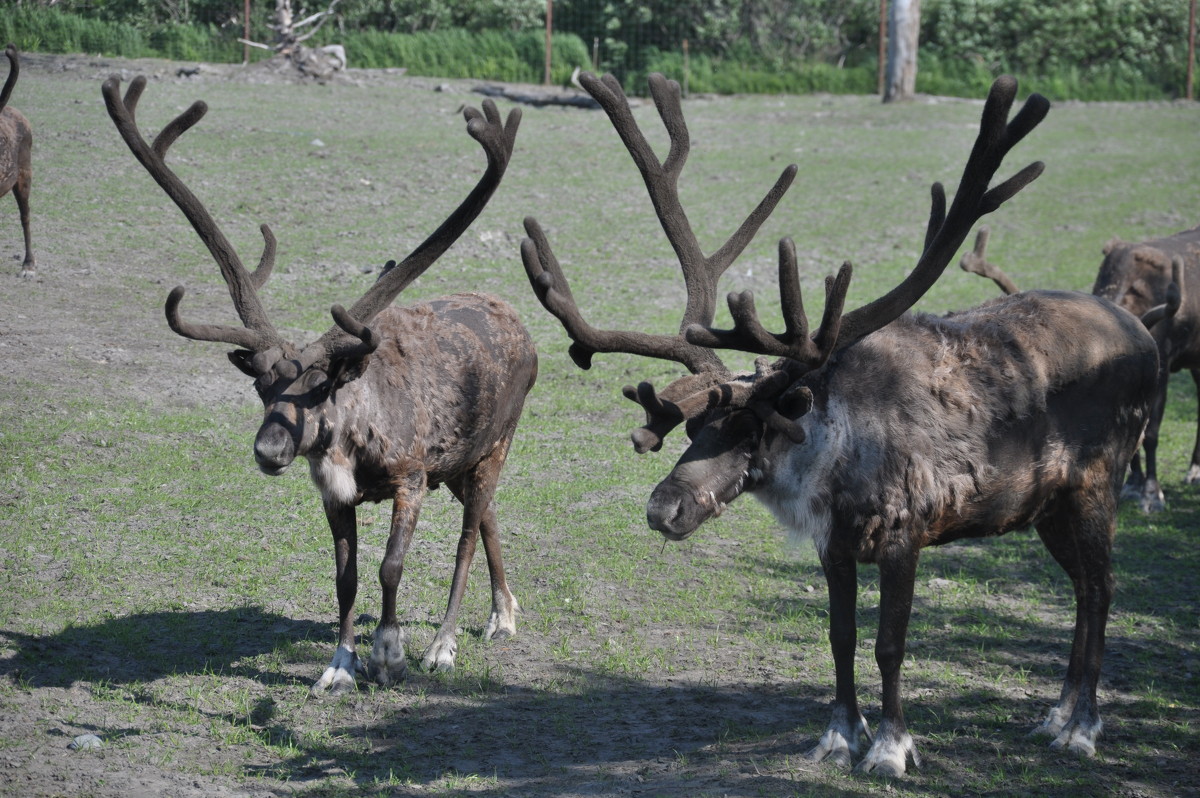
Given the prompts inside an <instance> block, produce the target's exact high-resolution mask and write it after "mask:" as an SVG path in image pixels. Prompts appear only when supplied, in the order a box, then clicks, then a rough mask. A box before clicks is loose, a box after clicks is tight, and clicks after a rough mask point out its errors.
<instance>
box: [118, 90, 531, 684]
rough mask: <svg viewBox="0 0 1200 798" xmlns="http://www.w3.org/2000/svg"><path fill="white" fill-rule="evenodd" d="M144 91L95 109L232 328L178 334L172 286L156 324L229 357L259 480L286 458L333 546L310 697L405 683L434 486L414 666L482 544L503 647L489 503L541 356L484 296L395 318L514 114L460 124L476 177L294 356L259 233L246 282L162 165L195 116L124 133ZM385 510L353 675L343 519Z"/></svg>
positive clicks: (463, 213) (492, 179)
mask: <svg viewBox="0 0 1200 798" xmlns="http://www.w3.org/2000/svg"><path fill="white" fill-rule="evenodd" d="M145 85H146V84H145V79H144V78H141V77H139V78H136V79H135V80H134V81H133V82H132V83H131V84H130V86H129V89H128V91H127V92H126V94H125V96H124V98H122V97H121V95H120V81H119V80H118V79H116V78H110V79H109V80H107V81H106V82H105V83H104V86H103V95H104V100H105V103H106V105H107V107H108V112H109V115H110V116H111V117H112V119H113V122H114V123H115V124H116V126H117V130H118V131H119V132H120V134H121V137H122V138H123V139H124V140H125V143H126V144H128V145H129V148H130V150H132V151H133V154H134V155H135V156H136V157H137V159H138V161H139V162H140V163H141V164H142V166H143V167H145V169H146V171H148V172H149V173H150V175H151V176H152V177H153V178H154V179H155V181H156V182H157V183H158V184H159V186H161V187H162V189H163V190H164V191H165V192H166V193H167V195H168V196H170V197H171V199H172V200H174V201H175V204H176V205H178V206H179V209H180V210H181V211H183V214H184V216H186V217H187V219H188V221H189V222H190V223H191V224H192V227H193V228H195V230H196V233H197V234H198V235H199V236H200V238H201V240H203V242H204V243H205V245H206V246H207V247H208V250H209V252H210V253H211V255H212V257H213V259H214V260H215V261H216V263H217V265H218V266H219V267H220V270H221V275H222V276H223V277H224V279H225V282H226V283H227V284H228V288H229V294H230V297H231V298H232V299H233V304H234V307H235V308H236V310H237V313H238V316H239V317H240V318H241V321H242V323H243V325H244V326H243V327H229V326H216V325H208V324H194V323H191V322H188V321H185V320H184V319H183V318H182V317H181V316H180V313H179V304H180V301H181V300H182V298H183V294H184V289H183V287H182V286H180V287H177V288H175V289H174V290H173V291H172V292H171V294H170V296H169V297H168V298H167V304H166V314H167V321H168V323H169V325H170V327H171V329H172V330H174V331H175V332H176V333H178V334H179V335H182V336H184V337H186V338H192V339H195V340H199V341H216V342H219V343H225V344H232V345H233V346H235V347H237V348H236V349H235V350H234V351H232V352H230V353H229V359H230V360H231V361H232V362H233V364H234V365H235V366H237V367H238V368H239V369H241V370H242V371H243V372H245V373H246V374H247V375H248V376H250V377H252V378H253V379H254V388H255V390H256V391H257V392H258V395H259V397H260V398H261V399H262V402H263V406H264V408H265V411H264V416H265V417H264V420H263V423H262V426H261V427H260V428H259V431H258V435H257V437H256V438H255V441H254V459H255V461H256V462H257V463H258V467H259V468H260V469H261V470H262V471H263V472H264V473H266V474H271V475H276V474H281V473H283V472H284V470H285V469H286V468H287V467H288V466H289V465H290V464H291V462H292V461H293V460H294V459H295V458H296V457H299V456H303V457H304V458H306V459H307V460H308V467H309V472H310V474H311V476H312V480H313V482H314V483H315V484H316V486H317V488H318V489H319V490H320V492H321V497H322V500H323V502H324V506H325V516H326V518H327V519H328V521H329V527H330V530H331V531H332V532H333V544H334V559H335V565H336V588H337V601H338V620H339V631H338V646H337V649H336V651H335V653H334V655H333V659H332V661H331V662H330V664H329V667H328V668H326V670H325V671H324V673H323V674H322V675H321V677H320V678H319V679H318V680H317V682H316V683H315V684H314V685H313V687H312V692H313V693H314V694H321V693H324V692H326V691H329V692H331V693H341V692H346V691H348V690H352V689H354V688H355V687H356V681H355V677H356V675H357V674H358V673H365V675H366V676H367V677H368V678H370V679H372V680H374V681H375V682H377V683H379V684H381V685H389V684H393V683H395V682H397V681H399V680H401V679H403V678H404V677H405V675H406V672H407V662H406V657H405V651H404V642H405V637H404V633H403V630H402V629H401V627H400V624H399V621H398V620H397V616H396V590H397V586H398V584H399V581H400V576H401V573H402V571H403V569H404V557H405V553H406V552H407V551H408V548H409V544H410V543H411V541H412V535H413V529H414V527H415V526H416V522H417V514H418V512H419V511H420V509H421V502H422V500H423V497H424V496H425V493H426V491H428V490H431V489H433V488H436V487H438V485H440V484H443V483H444V484H445V485H447V486H448V487H449V488H450V490H451V492H452V493H453V494H454V495H455V496H456V497H457V498H458V499H459V500H460V501H461V502H462V505H463V521H462V535H461V537H460V538H459V542H458V550H457V554H456V557H455V565H454V578H453V583H452V585H451V589H450V599H449V602H448V604H447V607H446V613H445V617H444V619H443V621H442V624H441V626H440V628H439V629H438V631H437V633H436V635H435V636H434V639H433V642H432V643H431V644H430V645H429V647H428V649H427V650H426V651H425V654H424V657H423V658H422V663H421V664H422V666H423V667H424V668H426V669H438V670H448V669H451V668H453V667H454V659H455V654H456V653H457V645H458V644H457V641H456V639H455V627H456V624H457V618H458V613H459V606H460V604H461V601H462V597H463V593H464V591H465V589H466V584H467V575H468V572H469V570H470V565H471V559H472V557H473V556H474V552H475V546H476V540H477V538H478V537H482V538H483V548H484V552H485V553H486V555H487V562H488V568H489V571H490V573H491V589H492V609H491V616H490V617H489V619H488V622H487V626H486V627H485V629H484V631H483V636H484V637H485V638H487V639H502V638H506V637H509V636H511V635H513V634H514V633H515V632H516V613H517V610H518V606H517V601H516V599H515V598H513V596H512V593H511V592H510V591H509V589H508V584H507V582H506V579H505V573H504V564H503V560H502V558H501V553H500V534H499V529H498V526H497V523H496V515H495V510H494V507H493V502H492V498H493V495H494V494H495V491H496V484H497V481H498V480H499V477H500V471H501V468H502V467H503V466H504V461H505V458H506V457H507V454H508V450H509V444H510V443H511V442H512V438H513V433H514V431H515V430H516V426H517V421H518V419H519V418H520V415H521V409H522V406H523V404H524V401H525V396H526V394H528V392H529V390H530V389H531V388H532V387H533V383H534V380H535V379H536V377H537V353H536V351H535V349H534V345H533V342H532V340H531V339H530V337H529V334H528V333H527V332H526V331H525V328H524V327H523V326H522V324H521V322H520V320H519V319H518V318H517V315H516V313H515V312H514V311H513V309H512V308H511V307H510V306H509V305H507V304H506V303H504V302H502V301H501V300H499V299H497V298H495V297H492V296H488V295H484V294H474V293H464V294H455V295H453V296H448V297H444V298H441V299H434V300H431V301H428V302H422V303H419V304H416V305H412V306H410V307H394V306H392V301H393V300H394V299H395V298H396V296H397V295H398V294H399V293H400V292H401V291H403V290H404V289H405V287H407V286H408V285H409V284H410V283H411V282H412V281H413V280H415V279H416V278H417V277H418V276H419V275H420V274H421V273H422V272H424V271H425V270H426V269H427V268H429V266H431V265H432V264H433V263H434V261H436V260H437V259H438V258H439V257H440V256H441V255H442V254H443V253H444V252H445V251H446V249H447V248H449V246H450V245H451V244H452V243H453V242H454V241H455V240H456V239H457V238H458V237H459V236H460V235H461V234H462V233H463V231H465V230H466V229H467V227H468V226H469V225H470V224H471V222H472V221H474V219H475V218H476V217H477V216H478V215H479V213H480V212H481V211H482V210H483V208H484V206H485V205H486V204H487V202H488V200H489V199H490V198H491V196H492V193H493V192H494V191H495V189H496V187H497V186H498V185H499V183H500V179H501V178H502V177H503V175H504V172H505V169H506V168H507V167H508V161H509V158H510V157H511V156H512V150H513V143H514V140H515V138H516V134H517V127H518V124H519V123H520V112H519V111H517V110H513V111H512V112H511V113H510V114H509V116H508V119H507V121H506V122H505V123H503V124H502V123H501V121H500V114H499V112H498V111H497V110H496V107H495V105H494V104H492V102H491V101H490V100H489V101H485V102H484V103H483V111H482V113H481V112H480V111H478V110H476V109H474V108H467V109H466V111H465V116H466V119H467V132H468V133H469V134H470V136H471V137H472V138H474V139H475V140H476V141H477V142H479V144H480V145H481V146H482V147H483V150H484V153H485V154H486V156H487V170H486V171H485V173H484V175H483V177H482V178H481V179H480V180H479V182H478V184H477V185H476V186H475V188H474V189H473V190H472V191H471V192H470V194H469V195H468V196H467V198H466V199H465V200H463V202H462V203H461V204H460V205H459V206H458V208H457V209H456V210H455V211H454V212H453V213H451V214H450V216H449V217H448V218H447V219H446V220H445V221H444V222H443V223H442V224H441V226H439V227H438V228H437V230H436V231H434V233H433V234H432V235H430V236H429V238H427V239H426V240H425V241H424V242H423V243H422V244H421V245H420V246H418V247H417V248H416V249H415V250H414V251H413V252H412V254H410V255H409V256H408V257H407V258H405V259H404V260H403V261H402V262H401V263H398V264H397V263H396V262H394V261H390V262H388V264H387V265H386V266H385V267H384V270H383V272H382V273H381V275H380V277H379V279H378V281H377V282H375V283H374V284H373V285H372V286H371V287H370V288H369V289H368V290H367V291H366V293H365V294H363V296H362V297H361V298H360V299H359V300H358V301H357V302H355V303H354V305H353V306H351V308H350V309H349V310H345V309H344V308H342V307H341V306H339V305H335V306H333V308H332V310H331V312H332V315H333V320H334V326H333V327H331V328H330V329H329V330H328V332H326V333H325V334H324V335H322V336H321V337H320V338H319V339H317V340H316V341H313V342H312V343H309V344H308V345H306V346H303V347H301V346H297V345H296V344H294V343H293V342H291V341H288V340H286V339H284V338H283V337H282V336H281V335H280V334H279V333H278V332H277V331H276V330H275V328H274V327H273V326H272V325H271V323H270V321H269V320H268V318H267V315H266V312H265V311H264V309H263V306H262V303H261V302H260V301H259V297H258V289H259V288H261V287H262V286H263V284H264V283H265V282H266V280H267V277H268V276H269V275H270V273H271V268H272V265H273V263H274V258H275V239H274V236H273V235H272V234H271V231H270V228H268V227H267V226H266V225H263V226H262V228H261V229H262V235H263V239H264V241H265V247H264V251H263V255H262V258H261V260H260V262H259V265H258V267H257V268H256V269H255V270H254V271H253V272H250V271H247V270H246V268H245V267H244V266H243V265H242V262H241V260H240V259H239V257H238V255H237V253H236V252H235V251H234V249H233V247H232V246H231V245H230V243H229V241H228V240H227V239H226V238H225V236H224V235H223V234H222V233H221V230H220V228H218V226H217V224H216V223H215V222H214V221H213V219H212V217H211V216H210V215H209V213H208V211H207V210H206V209H205V207H204V205H203V204H202V203H201V202H200V201H199V200H198V199H197V198H196V196H195V195H194V194H193V193H192V192H191V191H190V190H189V189H188V187H187V186H186V185H184V183H183V182H182V181H181V180H180V179H179V177H178V176H176V175H175V174H174V173H173V172H172V171H171V169H170V168H169V167H168V166H167V164H166V162H165V157H166V154H167V149H168V148H169V147H170V146H171V145H172V144H173V143H174V141H175V140H176V139H177V138H178V137H179V136H180V135H182V134H183V133H184V132H185V131H187V130H188V129H189V128H191V127H192V126H193V125H195V124H196V123H197V122H199V121H200V118H201V117H202V116H203V115H204V114H205V112H206V110H207V108H206V106H205V105H204V103H203V102H196V103H194V104H193V105H192V106H191V107H190V108H188V109H187V110H186V111H184V112H183V113H182V114H180V115H179V116H178V117H176V118H175V119H174V120H173V121H171V122H170V123H169V124H168V125H166V127H164V128H163V129H162V131H161V132H160V133H159V135H158V137H157V138H155V140H154V142H153V143H152V144H148V143H147V142H146V141H145V140H144V139H143V138H142V136H141V134H140V133H139V132H138V128H137V123H136V121H135V119H134V112H135V110H136V107H137V102H138V99H139V97H140V96H141V94H142V91H143V89H144V88H145ZM388 499H390V500H391V501H392V518H391V530H390V532H389V533H388V539H387V548H386V551H385V554H384V558H383V563H382V565H381V566H380V569H379V581H380V584H381V586H382V590H383V610H382V613H381V615H380V618H379V624H378V626H377V628H376V629H375V636H374V644H373V647H372V650H371V656H370V659H369V660H368V661H367V662H366V664H365V665H362V664H361V663H360V662H359V659H358V655H357V653H356V649H355V635H354V600H355V596H356V593H357V589H358V568H357V555H356V552H357V536H358V527H357V523H356V519H355V507H356V506H357V505H359V504H362V503H363V502H381V501H386V500H388Z"/></svg>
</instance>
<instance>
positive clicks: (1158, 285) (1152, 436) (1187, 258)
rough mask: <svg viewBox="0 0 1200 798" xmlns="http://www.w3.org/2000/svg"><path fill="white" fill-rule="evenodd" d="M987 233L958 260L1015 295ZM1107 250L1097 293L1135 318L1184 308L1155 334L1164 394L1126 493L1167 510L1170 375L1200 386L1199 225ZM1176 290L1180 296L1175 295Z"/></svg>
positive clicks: (1196, 464) (1195, 462)
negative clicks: (1162, 452) (1165, 432)
mask: <svg viewBox="0 0 1200 798" xmlns="http://www.w3.org/2000/svg"><path fill="white" fill-rule="evenodd" d="M988 238H989V231H988V229H987V228H986V227H984V228H981V229H980V230H979V233H978V234H977V235H976V238H975V246H974V249H973V250H972V251H971V252H968V253H966V254H964V255H963V257H962V260H961V261H960V263H959V265H960V266H961V267H962V268H963V270H964V271H968V272H972V273H974V274H978V275H980V276H982V277H987V278H989V279H990V280H992V281H993V282H994V283H996V285H997V286H999V287H1000V290H1001V291H1003V292H1004V293H1005V294H1015V293H1017V292H1018V290H1019V289H1018V288H1017V285H1016V283H1015V282H1014V281H1013V280H1012V278H1011V277H1009V276H1008V275H1007V274H1005V273H1004V270H1003V269H1001V268H1000V267H999V266H997V265H996V264H994V263H992V262H990V261H988V259H987V245H988ZM1103 252H1104V261H1103V262H1102V263H1101V264H1100V271H1099V272H1098V273H1097V274H1096V281H1095V283H1094V284H1093V285H1092V293H1093V294H1095V295H1096V296H1101V297H1104V298H1105V299H1107V300H1109V301H1110V302H1115V303H1116V304H1118V305H1120V306H1121V307H1123V308H1125V309H1126V310H1128V311H1129V312H1130V313H1133V314H1134V315H1136V316H1143V315H1145V314H1147V313H1149V312H1150V311H1151V309H1153V308H1156V307H1167V306H1168V305H1170V304H1171V303H1172V302H1174V303H1175V304H1176V306H1177V308H1178V310H1179V312H1177V313H1171V314H1169V315H1168V318H1169V321H1166V323H1163V324H1156V325H1155V326H1154V327H1153V329H1152V331H1151V332H1152V334H1153V335H1154V337H1155V340H1157V341H1158V346H1159V366H1160V370H1159V385H1158V393H1157V395H1156V396H1155V402H1154V408H1153V411H1152V412H1151V414H1150V422H1149V423H1148V424H1147V425H1146V435H1145V438H1144V440H1143V441H1142V449H1143V450H1144V451H1145V453H1146V470H1145V471H1144V472H1143V471H1142V463H1141V457H1140V456H1139V455H1138V454H1137V453H1135V454H1134V456H1133V461H1132V462H1131V463H1130V468H1129V476H1128V478H1127V479H1126V481H1125V487H1124V488H1123V490H1122V492H1121V498H1122V499H1131V500H1135V501H1137V502H1138V504H1139V505H1140V506H1141V508H1142V511H1143V512H1147V513H1152V512H1158V511H1160V510H1162V509H1164V508H1165V507H1166V499H1165V497H1164V495H1163V491H1162V486H1161V485H1159V482H1158V466H1157V462H1156V460H1157V457H1156V455H1157V452H1158V436H1159V429H1160V427H1161V426H1162V419H1163V413H1164V412H1165V410H1166V406H1167V384H1168V382H1169V378H1170V375H1171V374H1172V373H1174V372H1176V371H1181V370H1183V369H1187V370H1188V371H1189V372H1191V375H1192V381H1193V382H1195V384H1196V388H1197V391H1200V297H1198V296H1196V295H1195V294H1191V295H1189V294H1188V293H1187V291H1186V289H1185V286H1186V284H1187V283H1189V282H1190V283H1191V284H1192V285H1195V284H1196V283H1197V281H1200V227H1193V228H1192V229H1191V230H1184V231H1182V232H1179V233H1176V234H1175V235H1172V236H1167V237H1165V238H1157V239H1153V240H1150V241H1142V242H1140V243H1136V244H1134V243H1129V242H1126V241H1122V240H1121V239H1119V238H1114V239H1112V240H1110V241H1109V242H1108V243H1107V244H1105V245H1104V250H1103ZM1176 291H1177V292H1179V295H1178V296H1175V295H1174V293H1173V292H1176ZM1198 483H1200V417H1198V419H1197V428H1196V442H1195V444H1194V445H1193V447H1192V460H1191V465H1190V466H1189V468H1188V471H1187V475H1186V476H1185V477H1184V484H1187V485H1195V484H1198Z"/></svg>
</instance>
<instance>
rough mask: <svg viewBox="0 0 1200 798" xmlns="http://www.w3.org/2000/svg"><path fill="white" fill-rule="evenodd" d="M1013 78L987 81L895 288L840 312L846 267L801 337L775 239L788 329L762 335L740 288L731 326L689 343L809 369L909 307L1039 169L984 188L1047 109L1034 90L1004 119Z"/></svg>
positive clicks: (801, 318)
mask: <svg viewBox="0 0 1200 798" xmlns="http://www.w3.org/2000/svg"><path fill="white" fill-rule="evenodd" d="M1016 92H1017V83H1016V81H1015V80H1014V79H1013V78H1011V77H1008V76H1004V77H1001V78H999V79H997V80H996V81H995V83H993V84H992V89H991V91H990V92H989V93H988V98H987V101H986V102H985V103H984V109H983V115H982V119H981V122H980V129H979V135H978V136H977V137H976V139H975V144H974V146H973V147H972V150H971V155H970V157H969V158H968V159H967V164H966V166H965V168H964V169H963V175H962V178H961V179H960V181H959V185H958V191H957V192H956V194H955V197H954V202H953V204H951V206H950V209H949V211H948V212H947V210H946V194H945V190H944V189H943V188H942V186H941V184H940V183H934V184H933V186H932V187H931V189H930V195H931V202H930V211H929V222H928V224H927V226H926V232H925V249H924V252H923V253H922V255H921V258H920V260H918V262H917V265H916V267H915V268H914V269H913V271H912V272H911V273H910V274H909V275H908V277H906V278H905V279H904V280H903V281H902V282H901V283H900V284H899V285H898V286H896V287H895V288H893V289H892V290H891V291H889V292H888V293H887V294H885V295H884V296H882V297H880V298H878V299H876V300H874V301H873V302H870V303H868V304H867V305H864V306H863V307H860V308H858V309H856V310H854V311H852V312H850V313H848V314H845V315H844V316H843V315H842V307H843V304H844V301H845V297H846V292H847V290H848V289H849V283H850V277H851V269H850V265H849V264H848V263H847V264H844V265H843V266H842V269H841V270H840V271H839V272H838V275H837V277H836V278H832V279H827V280H826V283H825V286H826V288H825V292H826V302H825V312H824V316H823V318H822V321H821V327H820V328H819V329H818V330H817V332H816V333H815V334H813V336H812V340H811V341H809V340H807V338H808V336H807V319H806V316H805V314H804V307H803V302H802V299H801V296H800V290H799V280H798V276H796V274H795V272H796V267H795V255H794V251H793V250H792V248H791V246H790V243H785V242H781V243H780V264H779V268H780V280H779V281H780V291H781V293H782V295H783V306H784V315H785V325H786V327H787V329H786V331H785V332H784V333H782V334H778V335H777V334H773V333H770V332H767V330H765V329H764V328H763V327H762V325H761V324H760V323H759V321H758V316H757V313H756V311H755V309H754V296H753V294H752V293H751V292H749V291H746V292H743V293H741V294H731V295H730V296H729V299H728V301H729V308H730V312H731V313H732V314H733V317H734V321H735V326H734V329H733V330H714V329H711V328H709V329H705V327H708V325H692V326H690V327H688V328H687V330H686V333H685V334H686V336H687V339H688V341H690V342H692V343H694V344H697V345H703V346H712V347H721V348H732V349H741V350H744V351H748V352H756V353H759V354H771V355H777V356H781V357H786V358H788V359H790V360H792V361H794V362H796V363H797V364H798V365H800V366H803V367H805V368H807V369H813V368H817V367H819V366H820V365H821V364H823V363H824V362H825V361H826V360H827V359H828V357H829V356H830V355H831V354H832V353H833V352H834V351H836V350H838V349H842V348H844V347H846V346H849V345H850V344H852V343H854V342H855V341H857V340H859V339H861V338H863V337H864V336H866V335H868V334H870V333H872V332H874V331H875V330H878V329H879V328H881V327H883V326H884V325H886V324H888V323H890V322H891V321H893V320H894V319H896V318H897V317H898V316H900V315H901V314H902V313H904V312H905V311H907V310H908V309H909V308H910V307H912V305H913V304H914V303H915V302H916V301H917V300H918V299H920V298H921V296H922V295H924V293H925V292H926V291H928V290H929V288H930V287H931V286H932V285H933V284H934V283H935V282H936V281H937V279H938V277H940V276H941V274H942V272H943V271H944V270H945V268H946V265H947V264H948V263H949V262H950V259H951V258H952V257H953V255H954V253H955V252H956V251H957V250H958V248H959V247H960V246H961V245H962V242H963V240H964V239H965V238H966V236H967V233H968V232H970V230H971V227H973V226H974V224H975V222H976V221H978V220H979V218H980V217H981V216H983V215H984V214H987V213H990V212H992V211H994V210H995V209H996V208H998V207H1000V205H1002V204H1003V203H1004V202H1006V201H1008V200H1009V199H1011V198H1012V197H1013V196H1014V195H1015V194H1016V193H1017V192H1018V191H1020V190H1021V189H1022V188H1024V187H1025V186H1027V185H1028V184H1029V183H1031V182H1033V180H1035V179H1036V178H1037V177H1038V175H1040V174H1041V173H1042V170H1043V168H1044V165H1043V164H1042V163H1041V162H1034V163H1032V164H1030V165H1029V166H1026V167H1025V168H1024V169H1022V170H1020V171H1019V172H1017V174H1015V175H1014V176H1013V177H1011V178H1009V179H1008V180H1006V181H1004V182H1003V183H1001V184H1000V185H998V186H996V187H994V188H992V189H990V190H989V189H988V183H989V182H990V181H991V179H992V176H993V175H994V174H995V173H996V170H997V169H999V167H1000V164H1001V163H1002V162H1003V160H1004V156H1005V155H1007V154H1008V152H1009V150H1011V149H1012V148H1013V147H1014V146H1015V145H1016V144H1017V143H1018V142H1019V141H1020V140H1021V139H1022V138H1024V137H1025V136H1026V135H1027V134H1028V133H1029V132H1030V131H1031V130H1033V129H1034V128H1035V127H1036V126H1037V125H1038V123H1039V122H1041V121H1042V119H1044V118H1045V116H1046V113H1047V112H1048V111H1049V109H1050V103H1049V101H1048V100H1046V99H1045V98H1044V97H1042V96H1041V95H1038V94H1032V95H1030V96H1029V98H1028V99H1027V100H1026V101H1025V104H1024V106H1023V107H1022V108H1021V110H1020V112H1018V114H1017V115H1016V116H1015V117H1013V119H1012V121H1011V122H1008V121H1006V120H1007V119H1008V112H1009V109H1010V108H1011V107H1012V103H1013V100H1014V99H1015V97H1016Z"/></svg>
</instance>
